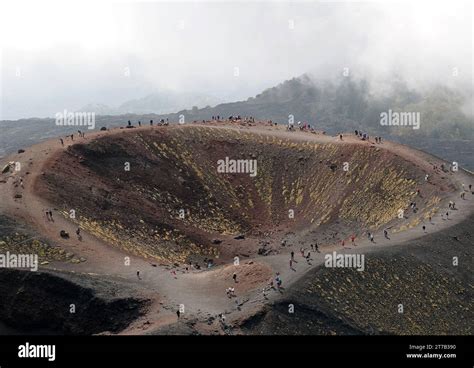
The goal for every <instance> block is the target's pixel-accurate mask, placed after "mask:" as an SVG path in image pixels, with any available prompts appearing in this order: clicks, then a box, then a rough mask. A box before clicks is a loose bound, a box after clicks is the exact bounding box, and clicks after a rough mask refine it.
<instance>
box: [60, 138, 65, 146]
mask: <svg viewBox="0 0 474 368" xmlns="http://www.w3.org/2000/svg"><path fill="white" fill-rule="evenodd" d="M59 141H60V142H61V146H63V147H64V141H63V139H62V138H59Z"/></svg>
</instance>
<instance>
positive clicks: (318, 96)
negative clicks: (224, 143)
mask: <svg viewBox="0 0 474 368" xmlns="http://www.w3.org/2000/svg"><path fill="white" fill-rule="evenodd" d="M386 85H387V88H385V90H383V91H382V90H379V89H374V87H373V86H372V85H371V83H370V81H369V80H368V79H367V78H360V79H355V78H352V77H340V78H336V79H315V78H314V77H311V76H310V75H308V74H304V75H302V76H300V77H298V78H293V79H290V80H287V81H285V82H283V83H281V84H279V85H277V86H275V87H273V88H269V89H266V90H264V91H263V92H262V93H260V94H258V95H256V96H255V97H251V98H248V99H247V100H245V101H238V102H233V103H224V104H220V105H217V106H215V107H213V108H209V107H207V108H203V109H190V110H183V111H180V112H179V113H177V114H171V115H170V116H169V117H170V118H171V119H172V120H174V119H177V118H178V116H179V115H181V114H182V115H184V116H185V118H186V119H187V120H191V121H194V120H205V119H209V118H210V117H211V116H215V115H219V116H223V117H228V116H230V115H241V116H253V117H254V118H256V119H266V120H272V121H274V122H278V123H286V122H287V121H288V118H289V116H290V115H292V116H293V117H294V119H295V122H297V121H301V122H307V123H310V124H311V125H312V126H313V127H314V128H315V129H317V130H324V131H327V132H328V133H331V134H334V133H337V132H347V131H353V130H355V129H357V130H364V131H368V132H370V133H371V134H381V135H391V136H392V135H393V136H410V137H411V136H413V135H416V136H419V137H424V138H452V139H460V138H463V139H466V138H467V139H472V138H473V137H474V126H473V121H472V116H471V115H470V114H469V113H467V112H466V111H465V110H466V106H467V105H468V104H469V98H468V97H469V96H468V94H467V92H466V91H462V90H457V89H454V88H451V87H448V86H442V85H437V84H436V85H431V86H425V87H420V88H413V87H409V85H408V83H407V82H405V81H403V80H401V79H396V80H393V81H387V83H386ZM389 110H391V111H393V112H414V113H420V117H421V118H420V129H413V127H409V126H382V125H381V123H380V121H381V113H383V112H388V111H389Z"/></svg>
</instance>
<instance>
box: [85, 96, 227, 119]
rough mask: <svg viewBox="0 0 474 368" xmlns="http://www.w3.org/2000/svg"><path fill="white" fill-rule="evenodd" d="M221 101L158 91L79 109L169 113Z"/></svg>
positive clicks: (99, 112) (114, 113)
mask: <svg viewBox="0 0 474 368" xmlns="http://www.w3.org/2000/svg"><path fill="white" fill-rule="evenodd" d="M221 102H222V100H219V99H218V98H216V97H213V96H209V95H201V94H196V93H186V92H185V93H178V92H173V91H159V92H155V93H152V94H150V95H148V96H145V97H143V98H138V99H134V100H129V101H126V102H124V103H122V104H121V105H120V106H118V107H110V106H107V105H103V104H89V105H86V106H84V107H82V108H81V109H80V110H79V111H87V112H95V114H96V115H123V114H169V113H172V112H175V111H178V110H182V109H186V108H189V109H192V108H193V107H197V108H203V107H207V106H214V105H217V104H218V103H221Z"/></svg>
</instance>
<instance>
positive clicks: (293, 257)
mask: <svg viewBox="0 0 474 368" xmlns="http://www.w3.org/2000/svg"><path fill="white" fill-rule="evenodd" d="M290 255H291V260H292V261H294V259H295V252H293V251H291V253H290Z"/></svg>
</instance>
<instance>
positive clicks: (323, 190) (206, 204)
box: [35, 125, 452, 264]
mask: <svg viewBox="0 0 474 368" xmlns="http://www.w3.org/2000/svg"><path fill="white" fill-rule="evenodd" d="M312 136H313V135H312V134H310V133H307V134H306V135H302V134H300V133H299V132H298V133H294V135H293V136H292V134H291V133H288V132H281V134H277V133H275V132H273V131H271V128H270V129H263V128H262V129H253V130H248V129H245V128H242V127H222V126H203V125H182V126H181V125H174V126H170V127H154V128H153V129H147V128H146V129H143V128H141V129H123V130H121V131H119V132H116V133H114V134H104V135H100V136H98V137H96V138H94V139H92V140H87V141H84V142H81V141H79V142H78V143H76V144H73V145H71V146H69V147H68V148H67V149H65V150H61V151H59V152H58V153H56V154H55V155H53V156H52V157H51V158H50V159H49V161H48V163H47V164H46V165H45V166H44V168H43V173H42V175H40V176H39V177H38V179H37V180H36V182H35V191H36V192H37V193H38V194H39V196H41V197H43V198H45V199H46V200H47V201H49V202H50V203H52V204H54V206H55V207H56V208H58V210H59V211H60V212H61V213H62V214H63V215H64V216H65V217H67V218H68V219H69V220H71V221H74V222H76V223H77V225H78V226H79V227H80V228H81V229H83V230H84V231H87V232H88V233H90V234H93V235H94V236H96V237H98V238H100V239H102V240H104V241H105V242H107V243H108V244H110V245H112V246H114V247H117V248H119V249H121V250H123V251H125V252H129V253H130V254H133V255H137V256H141V257H144V258H147V259H150V260H156V261H158V262H162V263H174V264H177V263H189V262H194V261H196V262H198V261H202V260H203V259H212V260H214V262H216V263H224V262H228V261H229V260H231V259H232V258H233V257H235V256H236V255H238V254H245V255H246V256H249V257H251V256H254V255H256V254H257V252H258V249H259V245H258V244H262V242H263V243H265V242H266V243H269V244H268V247H270V248H271V249H273V250H274V251H275V252H278V251H279V250H278V249H279V248H281V241H282V239H284V238H285V237H286V236H287V235H288V234H294V233H296V234H301V235H302V236H304V235H306V236H313V235H314V234H326V235H327V236H326V238H325V239H329V238H330V239H332V241H333V242H336V241H337V240H338V239H339V240H340V239H344V238H347V237H348V236H351V235H352V234H355V235H357V236H358V235H361V234H365V233H366V232H367V231H377V230H380V229H382V228H391V232H397V231H401V230H404V229H407V228H409V227H414V226H417V225H418V224H419V223H420V222H421V221H423V220H424V219H427V218H429V217H430V216H431V215H433V214H434V213H435V212H436V211H437V210H438V205H439V203H440V201H441V200H442V199H443V197H444V196H445V194H446V192H448V191H450V190H451V189H452V188H450V187H449V185H448V184H445V183H444V182H443V180H442V179H443V175H444V172H443V171H442V170H439V169H437V171H435V172H434V173H433V174H432V177H431V178H430V182H428V181H426V180H424V177H425V173H426V171H425V169H426V167H421V165H419V164H417V163H416V161H414V160H410V159H408V158H406V157H402V156H400V155H399V154H397V153H396V152H394V151H392V150H390V149H386V148H385V146H384V144H374V143H370V142H362V141H360V140H359V139H357V138H356V137H346V136H345V137H344V140H343V141H341V140H340V139H339V138H334V137H325V136H321V141H316V140H313V139H312ZM226 157H228V158H229V159H235V160H241V159H248V160H256V162H257V175H256V176H255V177H252V176H251V175H249V174H248V173H239V174H236V173H220V172H218V170H217V168H218V160H221V159H225V158H226ZM427 165H428V167H429V164H427ZM429 168H430V169H431V167H429ZM435 184H436V185H435ZM413 202H415V203H416V210H415V211H413V209H412V208H410V204H411V203H413ZM71 210H74V212H75V218H70V214H71ZM269 240H271V241H269Z"/></svg>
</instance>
